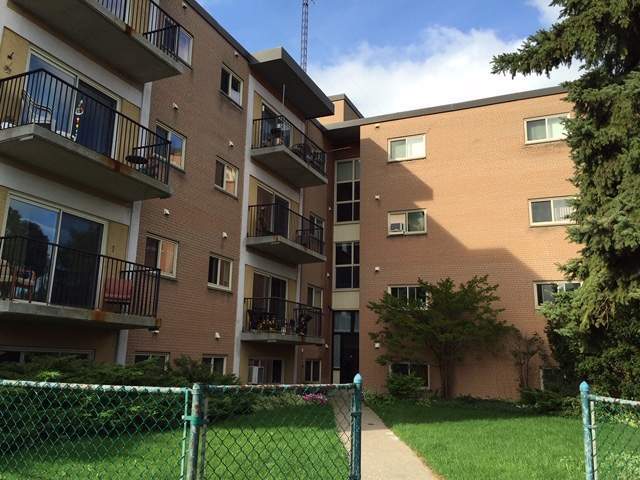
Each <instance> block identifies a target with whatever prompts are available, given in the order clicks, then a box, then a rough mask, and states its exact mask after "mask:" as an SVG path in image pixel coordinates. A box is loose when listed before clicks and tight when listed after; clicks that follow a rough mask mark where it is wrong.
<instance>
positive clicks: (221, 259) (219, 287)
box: [207, 253, 233, 292]
mask: <svg viewBox="0 0 640 480" xmlns="http://www.w3.org/2000/svg"><path fill="white" fill-rule="evenodd" d="M212 258H216V259H217V260H218V271H217V273H216V278H217V279H218V281H220V266H221V262H228V263H229V286H228V287H225V286H224V285H220V284H219V283H212V282H210V281H209V280H210V279H209V272H208V269H209V265H207V286H208V287H209V288H213V289H215V290H224V291H225V292H230V291H231V290H232V286H233V260H231V259H230V258H227V257H221V256H220V255H216V254H215V253H210V254H209V261H211V259H212Z"/></svg>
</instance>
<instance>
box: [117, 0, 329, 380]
mask: <svg viewBox="0 0 640 480" xmlns="http://www.w3.org/2000/svg"><path fill="white" fill-rule="evenodd" d="M165 8H166V10H167V12H168V13H169V14H171V15H173V16H175V18H177V19H179V21H180V23H181V24H182V25H184V26H185V28H186V29H187V30H188V31H189V32H192V34H193V39H194V40H193V44H192V47H191V50H190V52H191V57H190V60H191V62H190V69H189V71H187V72H186V73H185V74H183V75H181V76H180V77H173V78H167V79H164V80H161V81H157V82H154V84H153V87H152V89H151V109H150V120H149V124H150V125H155V132H156V133H157V134H158V135H159V136H161V137H163V138H168V139H169V140H170V142H171V145H172V149H171V155H170V162H171V169H172V183H171V186H172V189H173V195H172V197H171V198H168V199H155V200H149V201H146V202H144V204H143V207H142V212H141V222H140V236H139V240H138V261H139V262H141V263H143V264H145V265H146V266H148V267H158V268H159V269H160V270H161V276H160V284H161V288H162V292H163V296H162V300H161V301H160V302H159V306H158V317H159V318H160V325H159V328H157V329H153V330H148V331H143V330H140V331H131V332H129V333H128V361H130V362H134V361H141V360H145V359H148V358H150V357H151V358H159V359H163V360H164V361H165V362H170V361H173V360H175V359H176V358H179V357H180V356H182V355H188V356H190V357H192V358H194V359H196V360H198V361H203V362H205V363H207V364H208V365H210V367H211V369H212V371H216V372H219V373H235V374H236V375H238V376H239V378H240V379H241V380H242V381H244V382H248V383H272V382H276V383H285V382H287V383H291V382H298V381H303V380H304V378H305V366H306V370H307V371H308V375H307V376H308V379H309V381H316V382H319V381H320V376H321V361H322V358H323V357H326V359H328V355H329V345H328V343H327V340H325V337H324V335H325V331H324V330H323V329H326V331H327V332H329V331H330V325H328V324H327V323H326V321H324V322H323V317H324V318H330V316H329V315H328V314H327V313H328V304H329V303H328V300H326V299H325V296H324V292H325V291H328V290H327V287H326V285H325V283H326V282H327V278H326V271H327V268H328V267H327V254H326V251H325V247H324V244H325V241H326V240H325V233H324V219H325V218H326V217H327V209H328V203H327V196H326V190H327V184H328V175H329V172H328V169H327V165H328V164H329V163H330V162H329V161H328V159H327V153H326V151H325V150H324V149H323V148H322V147H323V142H324V139H323V136H322V134H321V132H320V130H319V127H318V125H317V124H316V123H314V121H313V119H314V118H316V117H319V116H325V115H329V114H332V113H333V104H332V102H331V101H330V100H329V98H327V97H326V96H325V95H324V94H323V93H322V92H321V91H320V89H319V88H318V87H317V85H315V83H314V82H313V81H312V80H311V79H310V78H309V76H308V75H307V74H306V73H305V72H304V71H302V69H301V68H300V67H299V66H298V64H297V63H296V62H295V61H294V60H293V59H292V58H291V56H290V55H289V54H288V53H287V52H286V51H285V50H284V49H281V48H278V49H273V50H266V51H263V52H257V53H253V54H251V53H249V52H247V51H246V50H245V49H244V48H243V47H242V46H241V45H240V44H239V43H238V42H237V41H236V40H234V39H233V38H232V37H231V36H230V35H229V34H228V33H227V32H226V31H225V30H224V29H223V28H222V27H221V26H220V25H219V24H218V23H217V22H216V21H215V19H213V18H212V17H211V16H210V15H209V14H208V13H207V12H206V11H204V10H203V9H202V8H201V7H200V6H199V5H198V4H197V3H195V2H184V3H180V4H179V3H177V2H176V3H171V2H167V5H166V7H165ZM312 136H313V139H312V138H311V137H312ZM314 140H315V142H314ZM316 142H317V143H316ZM307 265H309V267H307ZM323 310H324V311H323ZM327 376H328V373H327Z"/></svg>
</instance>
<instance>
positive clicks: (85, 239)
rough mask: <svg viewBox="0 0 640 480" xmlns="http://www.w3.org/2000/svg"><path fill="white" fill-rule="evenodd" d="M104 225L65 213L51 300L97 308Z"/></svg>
mask: <svg viewBox="0 0 640 480" xmlns="http://www.w3.org/2000/svg"><path fill="white" fill-rule="evenodd" d="M102 233H103V225H102V224H101V223H98V222H94V221H92V220H88V219H86V218H82V217H78V216H76V215H71V214H70V213H63V214H62V218H61V221H60V233H59V239H58V245H60V247H62V248H58V249H57V254H56V263H55V270H54V276H53V286H52V289H51V303H53V304H55V305H65V306H69V307H80V308H89V309H93V308H95V301H96V291H97V287H98V273H99V269H100V257H98V256H97V255H99V254H100V251H101V249H102Z"/></svg>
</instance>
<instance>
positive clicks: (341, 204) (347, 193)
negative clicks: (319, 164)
mask: <svg viewBox="0 0 640 480" xmlns="http://www.w3.org/2000/svg"><path fill="white" fill-rule="evenodd" d="M359 220H360V160H346V161H341V162H337V163H336V222H338V223H340V222H357V221H359Z"/></svg>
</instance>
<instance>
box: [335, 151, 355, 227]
mask: <svg viewBox="0 0 640 480" xmlns="http://www.w3.org/2000/svg"><path fill="white" fill-rule="evenodd" d="M341 163H351V180H340V181H339V180H338V175H337V174H336V175H335V177H336V188H334V190H335V191H334V193H333V201H334V205H335V214H334V221H335V223H337V224H339V225H348V224H350V223H360V213H361V212H360V201H361V198H362V192H360V197H361V198H359V199H358V200H356V199H355V191H356V187H355V183H356V182H358V183H360V186H362V183H361V181H360V176H361V172H360V167H361V165H360V159H359V158H351V159H346V160H338V161H337V162H336V165H335V169H336V172H337V171H338V165H339V164H341ZM356 163H358V165H359V166H358V178H356ZM341 183H350V184H351V198H352V200H342V201H338V185H339V184H341ZM347 203H351V204H352V207H351V208H352V209H351V218H352V219H351V220H338V205H342V204H347ZM356 203H357V204H358V220H353V209H354V207H355V204H356Z"/></svg>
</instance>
